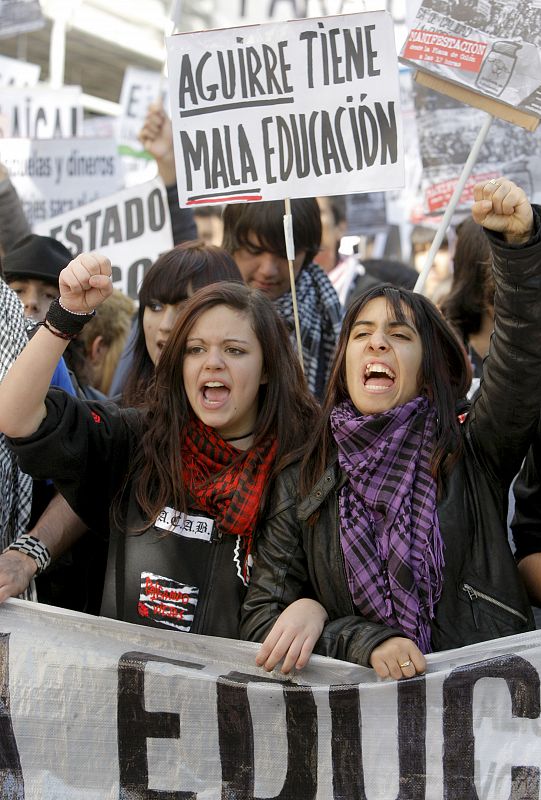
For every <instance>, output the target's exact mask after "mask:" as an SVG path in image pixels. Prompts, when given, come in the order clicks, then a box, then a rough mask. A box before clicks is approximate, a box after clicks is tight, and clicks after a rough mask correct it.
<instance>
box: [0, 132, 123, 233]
mask: <svg viewBox="0 0 541 800" xmlns="http://www.w3.org/2000/svg"><path fill="white" fill-rule="evenodd" d="M0 161H1V162H2V163H3V164H4V165H5V166H6V168H7V170H8V172H9V176H10V178H11V182H12V183H13V185H14V187H15V189H16V190H17V194H18V195H19V198H20V201H21V205H22V207H23V209H24V212H25V214H26V217H27V219H28V222H29V223H30V225H31V226H32V225H34V224H35V223H37V222H40V221H43V220H47V219H50V218H51V217H55V216H57V215H58V214H63V213H65V212H66V211H69V210H71V209H74V208H78V207H79V206H82V205H86V204H87V203H90V202H92V201H93V200H97V199H98V198H99V197H104V196H105V195H108V194H113V192H117V191H118V190H119V189H121V188H122V186H123V181H122V171H121V169H120V162H119V159H118V155H117V149H116V144H115V142H114V141H111V140H109V139H71V140H66V139H33V140H32V139H0Z"/></svg>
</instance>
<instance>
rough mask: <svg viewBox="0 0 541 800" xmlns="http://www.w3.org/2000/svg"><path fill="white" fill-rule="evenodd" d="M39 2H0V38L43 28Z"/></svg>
mask: <svg viewBox="0 0 541 800" xmlns="http://www.w3.org/2000/svg"><path fill="white" fill-rule="evenodd" d="M44 25H45V19H44V18H43V14H42V13H41V8H40V5H39V0H0V38H7V37H8V36H16V35H17V34H19V33H25V32H26V31H35V30H37V29H38V28H43V26H44Z"/></svg>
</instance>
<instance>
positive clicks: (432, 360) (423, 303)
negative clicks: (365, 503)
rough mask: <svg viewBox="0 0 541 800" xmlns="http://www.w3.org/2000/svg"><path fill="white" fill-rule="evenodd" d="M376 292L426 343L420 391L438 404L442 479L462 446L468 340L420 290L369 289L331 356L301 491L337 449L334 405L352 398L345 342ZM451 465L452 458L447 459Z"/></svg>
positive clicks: (435, 462)
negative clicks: (461, 409) (465, 343)
mask: <svg viewBox="0 0 541 800" xmlns="http://www.w3.org/2000/svg"><path fill="white" fill-rule="evenodd" d="M376 297H384V298H385V300H386V301H387V304H388V306H389V307H390V309H391V310H392V312H393V314H394V316H395V319H396V320H397V321H398V322H407V321H408V320H411V321H413V323H414V325H415V327H416V329H417V331H418V333H419V336H420V339H421V344H422V348H423V355H422V361H421V367H420V370H419V375H418V377H417V380H418V387H419V394H420V395H425V396H426V397H427V398H428V400H429V401H430V403H432V404H433V405H434V407H435V409H436V413H437V417H438V422H437V432H436V441H435V443H434V450H433V452H432V455H431V470H432V474H433V475H434V477H435V478H436V479H437V480H438V482H439V480H440V477H441V467H442V465H443V463H444V462H445V460H446V458H447V456H448V455H449V454H451V453H452V454H453V456H454V458H456V457H458V454H459V452H460V446H461V438H460V434H459V422H458V419H457V404H458V403H459V401H460V400H461V399H462V398H464V397H465V396H466V393H467V391H468V389H469V388H470V384H471V366H470V362H469V360H468V357H467V355H466V351H465V349H464V346H463V345H462V343H461V342H460V340H459V338H458V336H457V335H456V333H455V332H454V330H453V328H452V327H451V326H450V325H449V324H448V323H447V322H446V321H445V319H444V318H443V316H442V314H441V313H440V311H439V310H438V309H437V308H436V306H435V305H434V303H432V301H431V300H429V299H428V298H427V297H424V296H423V295H421V294H416V293H414V292H412V291H410V290H408V289H402V288H398V287H395V286H391V285H390V284H382V285H380V286H374V287H371V288H369V289H367V290H366V291H365V292H364V293H363V294H362V295H360V296H359V298H358V299H357V300H356V301H355V302H354V303H353V304H352V305H351V306H350V307H349V309H348V311H347V313H346V316H345V318H344V322H343V323H342V330H341V332H340V338H339V339H338V344H337V349H336V354H335V357H334V361H333V366H332V370H331V375H330V378H329V383H328V385H327V393H326V396H325V400H324V403H323V409H322V415H321V418H320V420H319V422H318V424H317V427H316V429H315V431H314V433H313V434H312V436H311V437H310V443H309V445H308V447H307V449H306V451H305V454H304V457H303V460H302V465H301V476H300V488H301V493H302V494H303V495H304V494H307V493H308V492H309V491H310V490H311V488H312V487H313V485H314V483H315V482H316V481H317V480H318V479H319V478H320V477H321V475H322V474H323V473H324V471H325V469H326V467H327V466H328V464H329V461H330V458H331V453H332V451H333V450H334V440H333V437H332V434H331V430H330V416H331V412H332V410H333V408H334V407H335V406H336V405H338V404H339V403H341V402H343V401H344V400H347V399H348V398H349V392H348V387H347V382H346V364H345V362H346V348H347V345H348V341H349V337H350V333H351V329H352V328H353V325H354V323H355V320H356V319H357V317H358V316H359V312H360V311H361V310H362V309H363V308H364V306H365V305H366V304H367V303H369V302H370V300H374V299H375V298H376ZM446 466H449V467H450V466H451V462H450V463H449V464H446Z"/></svg>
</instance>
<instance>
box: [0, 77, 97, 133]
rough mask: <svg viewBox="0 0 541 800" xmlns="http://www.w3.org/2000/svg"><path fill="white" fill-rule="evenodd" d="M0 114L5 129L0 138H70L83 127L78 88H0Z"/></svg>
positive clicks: (79, 89)
mask: <svg viewBox="0 0 541 800" xmlns="http://www.w3.org/2000/svg"><path fill="white" fill-rule="evenodd" d="M0 114H1V115H2V117H3V118H4V119H5V120H6V127H5V128H4V130H3V131H0V136H12V137H13V136H21V137H23V138H25V139H61V138H63V139H72V138H74V137H75V136H80V133H81V128H82V124H83V107H82V105H81V87H80V86H63V87H62V88H61V89H54V90H53V89H43V88H41V87H39V86H38V87H35V88H28V89H24V90H21V89H15V88H12V87H9V88H6V89H2V93H1V94H0Z"/></svg>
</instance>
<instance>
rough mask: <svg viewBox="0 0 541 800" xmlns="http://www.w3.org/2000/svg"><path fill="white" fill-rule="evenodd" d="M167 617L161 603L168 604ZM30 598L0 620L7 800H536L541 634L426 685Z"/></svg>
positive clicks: (1, 788) (468, 654)
mask: <svg viewBox="0 0 541 800" xmlns="http://www.w3.org/2000/svg"><path fill="white" fill-rule="evenodd" d="M164 602H165V603H167V600H164ZM257 649H258V645H256V644H251V643H247V642H238V641H231V640H227V639H219V638H217V637H213V636H198V635H197V634H191V633H180V632H178V631H171V630H169V631H167V630H163V631H161V630H157V629H155V628H149V627H143V626H139V625H131V624H128V623H124V622H118V621H116V620H110V619H103V618H100V617H91V616H88V615H85V614H76V613H74V612H70V611H65V610H63V609H55V608H52V607H50V606H45V605H41V604H37V603H35V604H34V603H28V602H25V601H23V600H10V601H8V602H7V603H5V604H3V605H2V606H0V691H1V698H2V713H1V715H0V733H1V736H0V760H1V764H2V769H1V770H0V796H1V797H2V798H6V800H8V799H9V800H49V798H50V799H51V800H52V798H54V800H105V798H108V799H110V800H114V798H122V800H160V799H162V800H220V799H222V800H224V799H225V798H228V800H260V799H261V798H282V799H283V800H394V799H395V798H401V799H402V800H406V799H407V800H442V798H445V800H537V798H539V789H540V780H539V775H540V769H539V762H540V757H539V736H540V734H541V723H540V673H541V632H539V631H534V632H532V633H527V634H522V635H520V636H512V637H508V638H506V639H497V640H494V641H491V642H484V643H482V644H478V645H471V646H469V647H463V648H461V649H459V650H451V651H448V652H444V653H436V654H433V655H429V656H428V658H427V671H426V674H425V675H422V676H418V677H417V678H413V679H409V680H402V681H399V682H396V681H393V680H389V681H379V680H377V678H376V676H375V673H374V672H373V670H371V669H366V668H364V667H358V666H356V665H354V664H346V663H344V662H341V661H334V660H333V659H325V658H322V657H313V658H312V660H311V662H310V664H309V665H308V667H306V668H305V669H304V670H303V671H302V672H300V673H298V674H296V675H294V676H293V677H292V678H291V679H289V680H286V679H285V678H284V676H281V675H280V674H279V673H278V672H274V673H272V674H270V675H269V674H268V673H267V672H265V671H264V670H263V669H262V668H258V667H256V666H255V663H254V659H255V654H256V652H257Z"/></svg>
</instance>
